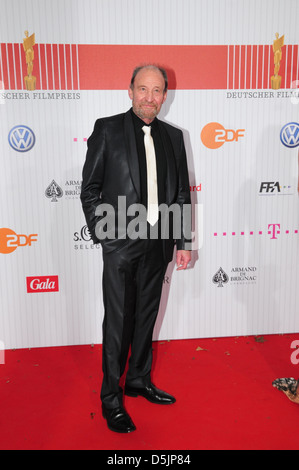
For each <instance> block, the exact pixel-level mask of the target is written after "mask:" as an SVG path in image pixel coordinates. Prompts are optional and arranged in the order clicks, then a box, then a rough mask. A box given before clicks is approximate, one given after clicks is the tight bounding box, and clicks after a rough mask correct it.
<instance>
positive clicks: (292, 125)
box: [280, 122, 299, 149]
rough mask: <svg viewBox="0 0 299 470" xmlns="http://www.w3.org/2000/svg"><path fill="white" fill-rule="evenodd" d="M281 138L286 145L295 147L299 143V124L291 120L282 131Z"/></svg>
mask: <svg viewBox="0 0 299 470" xmlns="http://www.w3.org/2000/svg"><path fill="white" fill-rule="evenodd" d="M280 140H281V142H282V143H283V145H285V146H286V147H289V148H291V149H292V148H295V147H297V146H298V145H299V124H298V122H289V123H288V124H286V125H285V126H283V128H282V129H281V131H280Z"/></svg>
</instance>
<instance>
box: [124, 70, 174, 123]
mask: <svg viewBox="0 0 299 470" xmlns="http://www.w3.org/2000/svg"><path fill="white" fill-rule="evenodd" d="M164 88H165V81H164V78H163V75H162V73H161V72H160V71H159V70H156V69H151V68H144V69H141V70H140V71H139V72H138V73H137V75H136V77H135V80H134V85H133V89H131V88H129V96H130V98H131V100H132V106H133V111H134V113H135V114H137V116H139V117H140V118H141V119H142V120H143V121H144V122H145V123H146V124H150V123H151V122H152V121H153V120H154V118H155V117H156V116H157V115H158V114H159V112H160V109H161V106H162V104H163V103H164V101H165V100H166V96H167V92H165V93H164Z"/></svg>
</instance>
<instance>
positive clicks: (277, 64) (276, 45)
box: [271, 33, 284, 90]
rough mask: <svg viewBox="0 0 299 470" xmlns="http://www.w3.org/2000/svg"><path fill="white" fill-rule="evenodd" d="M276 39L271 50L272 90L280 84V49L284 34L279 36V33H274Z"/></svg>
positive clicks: (276, 88)
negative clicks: (272, 53)
mask: <svg viewBox="0 0 299 470" xmlns="http://www.w3.org/2000/svg"><path fill="white" fill-rule="evenodd" d="M275 36H276V39H275V41H273V52H274V75H272V77H271V88H272V90H279V88H280V86H281V76H280V75H278V72H279V69H280V62H281V58H282V52H281V49H282V47H283V46H284V35H283V36H281V37H279V34H278V33H276V34H275Z"/></svg>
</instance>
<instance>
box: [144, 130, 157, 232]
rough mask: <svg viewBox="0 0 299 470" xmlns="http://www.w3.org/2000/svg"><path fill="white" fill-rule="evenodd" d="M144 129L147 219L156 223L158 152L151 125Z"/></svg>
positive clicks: (152, 223)
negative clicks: (156, 151)
mask: <svg viewBox="0 0 299 470" xmlns="http://www.w3.org/2000/svg"><path fill="white" fill-rule="evenodd" d="M142 130H143V132H144V146H145V155H146V168H147V221H148V222H149V223H150V224H151V225H155V223H156V222H157V221H158V218H159V209H158V189H157V169H156V154H155V147H154V141H153V138H152V136H151V128H150V126H143V128H142Z"/></svg>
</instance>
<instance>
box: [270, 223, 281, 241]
mask: <svg viewBox="0 0 299 470" xmlns="http://www.w3.org/2000/svg"><path fill="white" fill-rule="evenodd" d="M270 227H272V229H270ZM268 234H269V235H272V237H271V240H277V237H276V235H279V234H280V224H268Z"/></svg>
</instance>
